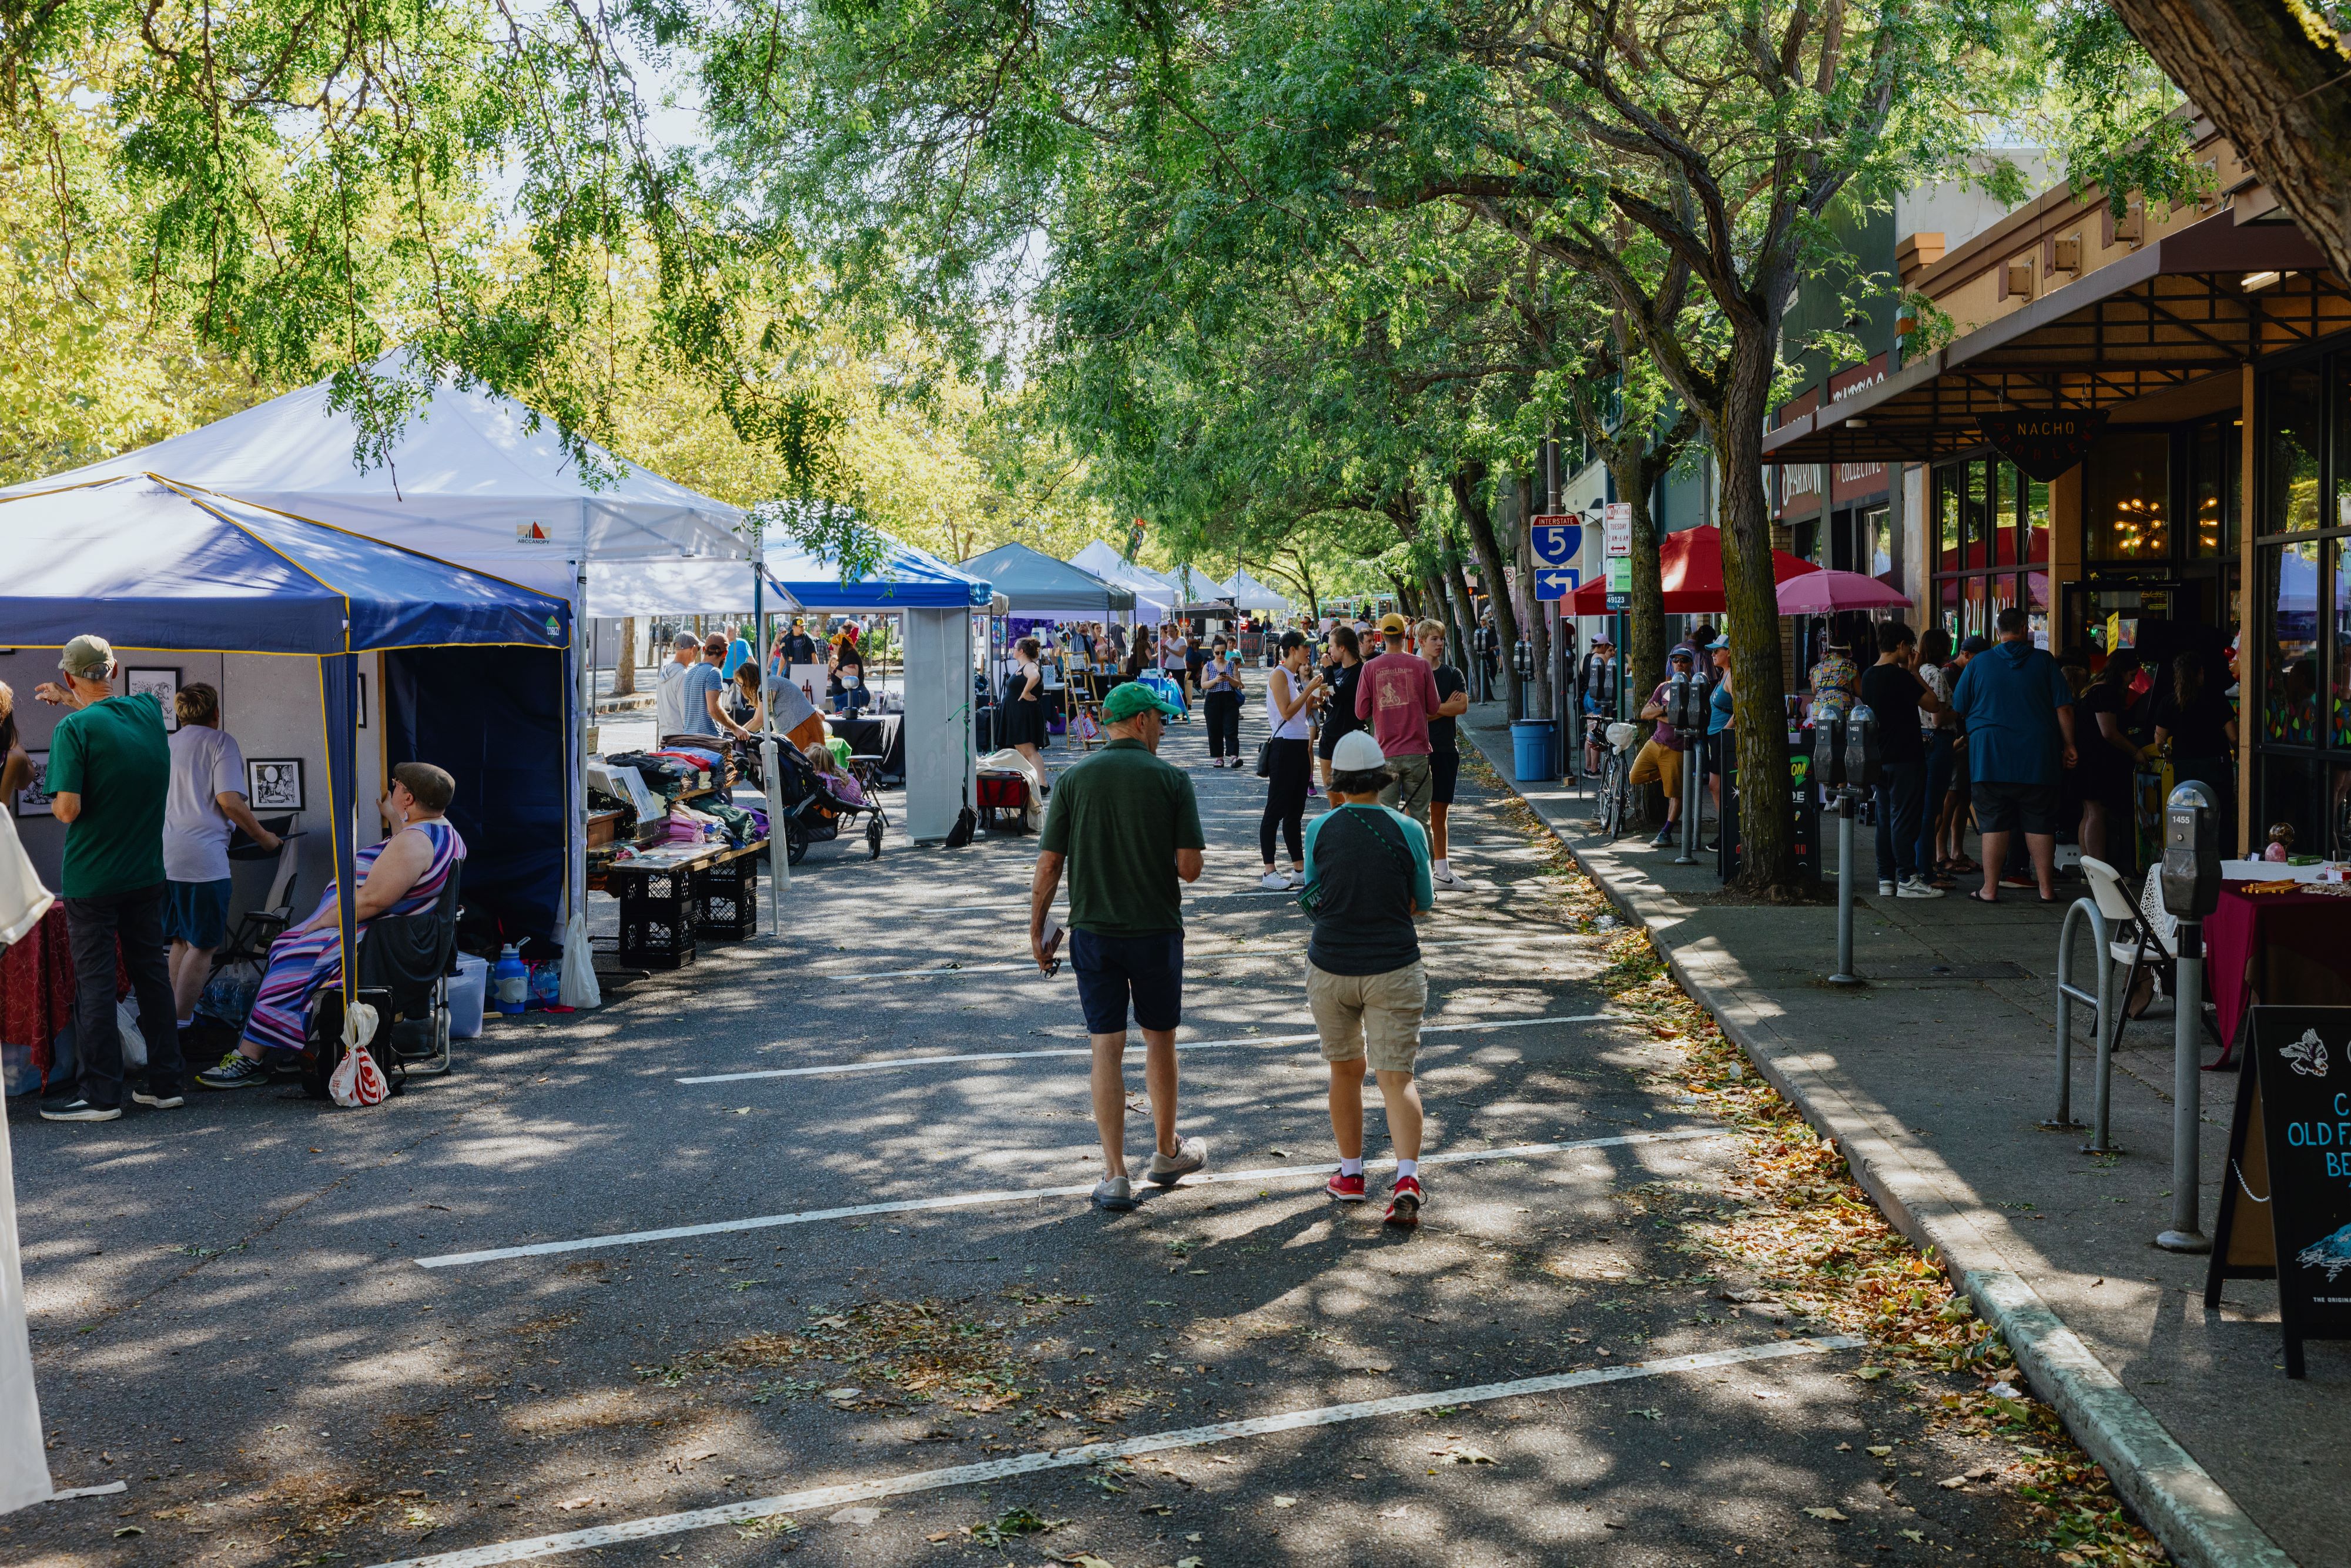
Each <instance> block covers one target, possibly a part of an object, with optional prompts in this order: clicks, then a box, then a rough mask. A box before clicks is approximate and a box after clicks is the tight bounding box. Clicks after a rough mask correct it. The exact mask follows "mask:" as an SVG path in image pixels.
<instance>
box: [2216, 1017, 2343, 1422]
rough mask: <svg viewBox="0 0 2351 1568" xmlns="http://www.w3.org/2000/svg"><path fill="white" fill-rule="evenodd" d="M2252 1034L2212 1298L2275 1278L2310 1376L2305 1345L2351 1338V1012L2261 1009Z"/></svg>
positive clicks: (2225, 1183) (2290, 1342)
mask: <svg viewBox="0 0 2351 1568" xmlns="http://www.w3.org/2000/svg"><path fill="white" fill-rule="evenodd" d="M2245 1034H2246V1038H2247V1039H2249V1040H2251V1041H2252V1050H2251V1051H2249V1052H2248V1053H2247V1055H2246V1058H2245V1061H2244V1065H2243V1067H2242V1069H2241V1071H2242V1073H2243V1076H2242V1077H2241V1079H2240V1080H2239V1082H2238V1087H2237V1111H2236V1115H2235V1117H2234V1118H2233V1119H2232V1120H2231V1124H2230V1129H2229V1168H2228V1170H2227V1172H2226V1173H2225V1174H2224V1175H2223V1176H2222V1180H2221V1186H2220V1218H2219V1221H2218V1223H2217V1224H2216V1225H2215V1227H2214V1229H2213V1237H2212V1264H2211V1269H2210V1272H2209V1273H2208V1274H2207V1275H2206V1277H2205V1281H2204V1304H2205V1305H2206V1306H2207V1307H2218V1306H2219V1305H2220V1285H2221V1281H2224V1280H2265V1279H2271V1278H2274V1279H2275V1280H2276V1281H2277V1282H2278V1316H2279V1319H2280V1322H2281V1323H2282V1325H2283V1328H2284V1330H2285V1371H2286V1375H2287V1376H2288V1377H2300V1376H2302V1375H2303V1360H2302V1346H2303V1342H2304V1340H2313V1339H2351V1008H2298V1007H2257V1008H2254V1009H2252V1010H2251V1011H2250V1012H2249V1013H2248V1014H2247V1015H2246V1030H2245Z"/></svg>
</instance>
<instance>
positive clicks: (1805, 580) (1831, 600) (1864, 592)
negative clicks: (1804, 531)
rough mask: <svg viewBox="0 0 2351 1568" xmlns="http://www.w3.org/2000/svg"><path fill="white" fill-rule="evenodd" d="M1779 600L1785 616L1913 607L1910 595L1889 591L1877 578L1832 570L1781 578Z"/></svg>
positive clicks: (1893, 590)
mask: <svg viewBox="0 0 2351 1568" xmlns="http://www.w3.org/2000/svg"><path fill="white" fill-rule="evenodd" d="M1778 597H1779V600H1780V613H1781V614H1782V615H1826V614H1830V613H1832V612H1835V611H1839V610H1906V609H1907V608H1909V605H1910V600H1909V598H1908V596H1907V595H1906V594H1904V593H1903V592H1902V591H1901V590H1899V589H1896V588H1889V587H1887V586H1886V584H1885V583H1882V582H1880V581H1878V580H1877V579H1876V578H1874V577H1865V576H1863V575H1862V574H1861V573H1860V572H1857V571H1836V570H1821V571H1808V572H1805V573H1803V574H1802V576H1798V577H1787V578H1782V579H1781V580H1780V586H1779V590H1778Z"/></svg>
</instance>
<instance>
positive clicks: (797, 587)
mask: <svg viewBox="0 0 2351 1568" xmlns="http://www.w3.org/2000/svg"><path fill="white" fill-rule="evenodd" d="M886 542H887V545H888V549H886V550H885V551H884V553H883V558H882V561H881V564H880V565H879V566H877V567H875V568H874V569H873V570H872V571H869V572H867V573H865V575H864V576H863V577H862V578H860V579H859V580H856V581H853V582H844V581H842V580H841V572H840V570H839V569H838V568H837V567H836V566H835V565H834V563H833V562H832V561H831V560H830V559H827V558H826V557H824V556H821V555H816V554H813V553H811V552H810V551H809V550H806V549H802V548H800V547H799V546H798V545H794V544H789V543H786V542H782V541H778V540H775V539H770V540H769V541H768V546H767V560H768V580H771V581H772V582H774V583H775V584H776V585H777V586H778V587H779V588H781V589H782V590H783V591H785V592H787V593H789V594H790V595H791V596H792V598H793V599H795V600H796V601H799V604H800V606H801V608H803V609H806V610H830V611H835V612H843V613H858V614H881V613H887V612H892V611H897V610H986V609H987V601H988V593H989V590H988V585H987V582H986V581H985V580H982V579H979V578H977V577H973V576H971V575H970V574H969V573H967V572H964V571H959V570H956V568H954V567H951V566H949V565H948V564H947V563H946V562H945V561H943V560H941V559H939V558H938V557H936V556H935V555H933V554H931V553H930V552H929V551H928V550H920V549H915V548H914V546H913V545H905V544H900V543H899V542H898V541H897V540H895V539H891V540H888V541H886Z"/></svg>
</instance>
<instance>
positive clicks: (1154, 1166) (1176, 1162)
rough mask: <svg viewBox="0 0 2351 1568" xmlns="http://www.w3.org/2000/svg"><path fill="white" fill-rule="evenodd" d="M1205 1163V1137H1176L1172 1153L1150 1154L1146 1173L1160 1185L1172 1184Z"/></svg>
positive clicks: (1206, 1149)
mask: <svg viewBox="0 0 2351 1568" xmlns="http://www.w3.org/2000/svg"><path fill="white" fill-rule="evenodd" d="M1207 1163H1208V1142H1207V1139H1206V1138H1178V1139H1176V1140H1175V1153H1174V1154H1172V1155H1163V1154H1157V1153H1155V1154H1153V1155H1152V1156H1151V1169H1150V1171H1149V1172H1148V1173H1147V1174H1148V1175H1149V1176H1150V1177H1151V1179H1152V1180H1153V1181H1155V1182H1157V1183H1158V1184H1159V1185H1160V1186H1175V1184H1176V1183H1177V1182H1179V1181H1181V1180H1183V1179H1184V1178H1185V1177H1186V1176H1190V1175H1191V1174H1192V1173H1193V1172H1194V1171H1196V1170H1198V1169H1199V1168H1200V1167H1201V1166H1205V1165H1207Z"/></svg>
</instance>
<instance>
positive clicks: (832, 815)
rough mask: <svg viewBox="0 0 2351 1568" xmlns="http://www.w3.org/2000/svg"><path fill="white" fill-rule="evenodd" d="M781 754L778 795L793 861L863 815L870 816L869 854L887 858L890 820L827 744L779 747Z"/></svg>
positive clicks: (867, 832) (867, 827) (778, 754)
mask: <svg viewBox="0 0 2351 1568" xmlns="http://www.w3.org/2000/svg"><path fill="white" fill-rule="evenodd" d="M776 758H777V770H778V773H779V774H780V775H781V777H780V778H778V779H777V780H776V796H777V800H778V805H779V806H780V807H781V809H782V812H783V828H784V847H785V852H786V854H787V857H788V858H789V861H790V862H791V863H792V864H794V865H798V864H799V863H800V861H801V860H802V859H803V858H804V857H805V856H806V855H807V854H808V847H809V845H810V844H812V843H822V842H824V841H826V840H828V839H835V838H839V837H840V836H841V825H842V824H843V823H844V822H846V823H849V824H851V825H852V826H854V824H855V823H856V821H857V820H858V819H859V818H860V817H862V818H864V820H865V843H866V848H867V851H868V855H867V858H868V859H872V860H879V859H881V858H882V835H883V831H885V830H886V829H887V828H888V827H889V825H890V819H889V817H888V815H887V814H886V813H884V812H883V810H882V808H881V807H880V806H879V805H877V804H875V803H874V802H873V801H872V800H871V799H870V798H868V796H867V795H866V793H865V790H864V789H863V788H862V786H861V785H860V784H859V783H858V781H857V780H856V779H853V778H852V777H851V776H850V775H849V774H848V773H847V772H846V771H844V770H843V769H842V768H841V764H840V762H839V760H838V759H837V758H834V756H833V755H832V752H831V750H830V749H829V748H828V747H826V746H825V745H824V743H822V742H821V741H820V742H818V743H817V744H816V745H814V746H811V747H809V748H808V749H807V750H805V751H803V750H801V749H800V748H799V747H796V746H778V747H777V748H776Z"/></svg>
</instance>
